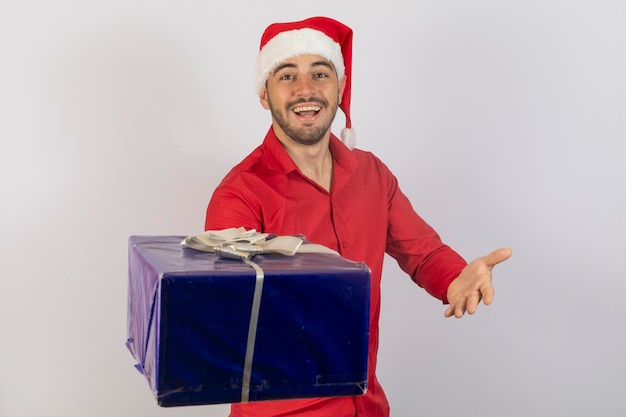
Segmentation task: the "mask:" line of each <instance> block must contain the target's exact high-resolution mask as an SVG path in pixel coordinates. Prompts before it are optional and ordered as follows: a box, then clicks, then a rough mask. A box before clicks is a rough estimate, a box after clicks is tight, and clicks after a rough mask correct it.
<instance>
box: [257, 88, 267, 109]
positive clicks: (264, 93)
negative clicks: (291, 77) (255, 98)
mask: <svg viewBox="0 0 626 417" xmlns="http://www.w3.org/2000/svg"><path fill="white" fill-rule="evenodd" d="M259 101H260V102H261V106H263V108H264V109H265V110H269V109H270V102H269V99H268V97H267V88H265V87H264V88H263V90H261V91H260V92H259Z"/></svg>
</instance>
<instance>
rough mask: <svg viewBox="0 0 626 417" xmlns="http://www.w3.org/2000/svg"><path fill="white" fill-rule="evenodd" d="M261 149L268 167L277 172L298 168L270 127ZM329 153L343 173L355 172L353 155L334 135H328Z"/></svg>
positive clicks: (355, 163) (355, 161)
mask: <svg viewBox="0 0 626 417" xmlns="http://www.w3.org/2000/svg"><path fill="white" fill-rule="evenodd" d="M263 147H264V148H265V151H266V152H265V155H266V158H267V162H268V165H269V166H270V167H271V168H272V169H275V170H277V171H281V172H284V173H289V172H292V171H297V170H298V167H297V166H296V164H295V163H294V162H293V161H292V160H291V158H290V157H289V154H288V153H287V151H286V150H285V148H283V145H282V144H281V143H280V140H278V137H276V133H275V132H274V128H273V127H270V128H269V130H268V132H267V134H266V135H265V140H264V141H263ZM330 152H331V154H332V156H333V162H334V163H335V166H338V167H339V168H341V169H342V170H343V171H345V172H347V173H349V174H351V173H353V172H354V171H355V170H356V167H357V165H358V160H357V158H356V156H355V155H354V153H353V152H352V151H350V149H348V147H347V146H345V145H344V144H343V143H342V142H341V141H340V140H339V139H338V138H337V137H336V136H335V135H333V134H332V133H331V135H330Z"/></svg>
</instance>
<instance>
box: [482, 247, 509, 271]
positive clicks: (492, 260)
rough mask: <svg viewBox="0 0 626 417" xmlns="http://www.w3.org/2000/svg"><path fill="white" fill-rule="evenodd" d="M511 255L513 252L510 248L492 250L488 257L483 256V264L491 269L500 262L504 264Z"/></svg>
mask: <svg viewBox="0 0 626 417" xmlns="http://www.w3.org/2000/svg"><path fill="white" fill-rule="evenodd" d="M511 255H513V251H512V250H511V249H510V248H501V249H498V250H494V251H493V252H491V253H490V254H489V255H487V256H485V258H484V259H485V262H486V263H487V265H488V266H489V267H491V268H493V267H494V266H496V265H498V264H499V263H500V262H504V261H506V260H507V259H509V258H510V257H511Z"/></svg>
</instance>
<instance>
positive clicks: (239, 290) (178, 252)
mask: <svg viewBox="0 0 626 417" xmlns="http://www.w3.org/2000/svg"><path fill="white" fill-rule="evenodd" d="M183 238H184V236H131V237H130V239H129V289H128V340H127V346H128V348H129V350H130V352H131V354H132V355H133V356H134V358H135V359H136V361H137V365H136V367H137V369H138V370H139V371H140V372H141V373H142V374H143V375H144V376H145V378H146V379H147V381H148V384H149V386H150V389H151V390H152V392H153V393H154V395H155V397H156V399H157V403H158V404H159V405H161V406H182V405H198V404H217V403H235V402H241V401H242V388H243V387H242V382H243V373H244V359H245V355H246V349H247V348H248V347H249V343H248V341H249V340H248V330H249V325H250V317H251V309H252V300H253V294H254V290H255V285H256V283H257V276H256V273H255V271H254V269H253V268H251V267H250V266H249V265H247V264H245V263H244V262H241V261H239V260H232V259H222V258H219V257H218V256H216V255H215V254H212V253H206V252H200V251H196V250H193V249H186V248H185V249H184V248H181V246H180V242H181V241H182V239H183ZM253 260H254V262H255V263H256V264H257V265H259V266H260V267H261V268H262V269H263V272H264V275H265V277H264V279H263V286H262V293H261V303H260V307H259V310H258V325H257V328H256V338H255V339H254V344H253V350H252V354H253V356H252V358H253V360H252V365H251V373H250V377H249V379H250V384H249V392H247V393H246V396H245V400H247V401H263V400H278V399H295V398H311V397H333V396H346V395H362V394H364V393H365V391H366V389H367V347H368V335H369V300H370V295H369V294H370V273H369V269H368V268H367V266H366V265H365V264H363V263H360V262H353V261H349V260H347V259H344V258H341V257H339V256H336V255H331V254H315V253H305V254H296V255H294V256H280V255H257V256H255V257H254V258H253Z"/></svg>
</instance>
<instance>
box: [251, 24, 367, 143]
mask: <svg viewBox="0 0 626 417" xmlns="http://www.w3.org/2000/svg"><path fill="white" fill-rule="evenodd" d="M300 55H319V56H321V57H324V58H326V59H327V60H329V61H330V62H331V63H332V64H333V65H334V66H335V70H336V71H337V76H338V77H339V79H341V77H343V76H344V75H345V76H346V87H345V89H344V90H343V96H342V97H341V103H340V104H339V108H340V109H341V111H343V113H344V114H345V116H346V127H345V128H344V129H342V131H341V140H342V141H343V143H344V144H346V146H348V148H350V149H352V148H354V145H355V143H356V135H355V133H354V130H352V120H351V119H350V90H351V84H352V29H350V28H349V27H348V26H346V25H344V24H343V23H341V22H338V21H336V20H333V19H330V18H328V17H311V18H309V19H305V20H301V21H299V22H288V23H273V24H271V25H270V26H268V27H267V29H265V32H263V36H262V37H261V47H260V50H259V55H258V57H257V61H256V69H255V84H256V89H257V93H260V92H261V91H263V89H264V88H265V83H266V81H267V79H268V77H269V75H270V73H271V72H272V71H273V70H274V69H275V68H276V67H277V66H278V65H279V64H280V63H281V62H283V61H285V60H286V59H289V58H293V57H295V56H300Z"/></svg>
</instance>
